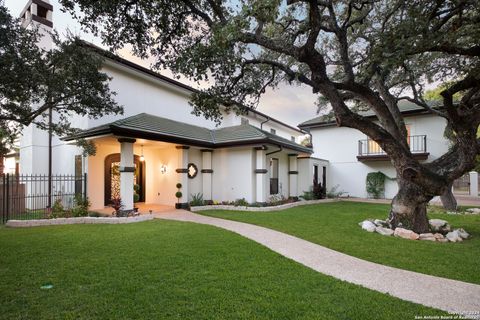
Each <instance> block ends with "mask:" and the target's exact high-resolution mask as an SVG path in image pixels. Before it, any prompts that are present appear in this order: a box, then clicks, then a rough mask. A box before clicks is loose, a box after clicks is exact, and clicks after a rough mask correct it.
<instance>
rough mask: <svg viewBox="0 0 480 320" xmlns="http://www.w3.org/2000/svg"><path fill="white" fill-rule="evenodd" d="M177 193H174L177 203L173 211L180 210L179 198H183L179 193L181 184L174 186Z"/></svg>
mask: <svg viewBox="0 0 480 320" xmlns="http://www.w3.org/2000/svg"><path fill="white" fill-rule="evenodd" d="M176 187H177V189H178V191H177V192H175V197H176V198H177V203H175V209H181V208H182V204H181V203H180V198H181V197H182V196H183V194H182V192H181V191H180V189H181V188H182V184H181V183H177V185H176Z"/></svg>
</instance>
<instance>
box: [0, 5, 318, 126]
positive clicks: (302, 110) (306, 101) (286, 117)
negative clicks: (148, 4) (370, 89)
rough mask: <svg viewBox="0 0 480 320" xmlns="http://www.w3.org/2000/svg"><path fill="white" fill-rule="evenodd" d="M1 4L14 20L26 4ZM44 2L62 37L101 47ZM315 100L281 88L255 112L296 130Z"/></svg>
mask: <svg viewBox="0 0 480 320" xmlns="http://www.w3.org/2000/svg"><path fill="white" fill-rule="evenodd" d="M4 1H5V5H6V7H7V8H8V9H9V10H10V14H12V15H13V16H14V17H18V16H19V15H20V12H21V11H22V9H23V8H24V6H25V5H26V4H27V2H28V0H4ZM0 2H1V0H0ZM48 2H50V4H52V6H53V26H54V29H55V30H56V31H57V32H59V33H60V34H66V32H67V30H69V31H70V32H72V33H73V34H74V35H78V36H80V37H81V38H82V39H83V40H85V41H88V42H92V43H94V44H96V45H99V46H102V47H104V46H103V45H102V41H101V39H99V38H97V37H95V36H93V35H92V34H90V33H87V32H85V31H83V30H82V29H81V27H80V24H79V23H78V22H77V21H76V20H74V19H73V18H72V17H71V16H70V15H69V14H68V13H64V12H62V11H61V10H60V8H61V6H60V4H59V3H58V1H57V0H50V1H48ZM117 54H119V55H121V56H122V57H123V58H126V59H128V60H131V61H133V62H135V63H138V64H141V65H143V66H144V67H147V68H148V67H150V63H151V61H148V60H145V61H142V60H141V59H139V58H137V57H134V56H133V55H132V54H131V53H130V52H129V50H127V49H123V50H121V51H120V52H118V53H117ZM161 73H162V74H163V75H165V76H168V77H170V76H172V73H171V72H169V71H168V70H164V71H162V72H161ZM181 81H182V82H185V83H187V84H189V85H192V86H195V85H194V84H193V83H190V82H189V81H188V80H187V79H182V80H181ZM315 100H316V99H315V96H314V95H313V93H312V91H311V88H307V87H299V86H291V85H288V84H284V85H281V86H280V87H278V88H277V89H276V90H267V92H266V93H265V94H264V95H263V96H262V98H261V100H260V103H259V106H258V110H259V111H261V112H263V113H266V114H268V115H270V116H272V117H274V118H276V119H278V120H280V121H283V122H285V123H287V124H289V125H292V126H296V125H298V124H299V123H301V122H303V121H306V120H309V119H311V118H314V117H316V115H317V114H316V111H317V108H316V106H315Z"/></svg>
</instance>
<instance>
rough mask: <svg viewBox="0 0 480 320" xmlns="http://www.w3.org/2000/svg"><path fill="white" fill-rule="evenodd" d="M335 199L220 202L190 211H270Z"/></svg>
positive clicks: (191, 208)
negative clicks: (251, 204) (264, 203)
mask: <svg viewBox="0 0 480 320" xmlns="http://www.w3.org/2000/svg"><path fill="white" fill-rule="evenodd" d="M334 201H338V199H321V200H302V201H297V202H291V203H286V204H282V205H278V206H268V207H247V206H234V205H224V204H218V205H207V206H198V207H190V211H192V212H197V211H205V210H229V211H260V212H269V211H279V210H285V209H289V208H294V207H298V206H305V205H309V204H317V203H326V202H334Z"/></svg>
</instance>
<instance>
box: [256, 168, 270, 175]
mask: <svg viewBox="0 0 480 320" xmlns="http://www.w3.org/2000/svg"><path fill="white" fill-rule="evenodd" d="M267 172H268V170H267V169H255V173H259V174H265V173H267Z"/></svg>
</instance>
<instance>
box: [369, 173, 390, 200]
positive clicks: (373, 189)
mask: <svg viewBox="0 0 480 320" xmlns="http://www.w3.org/2000/svg"><path fill="white" fill-rule="evenodd" d="M386 178H387V176H386V175H385V174H384V173H383V172H380V171H378V172H369V173H368V174H367V178H366V181H365V185H366V186H365V187H366V189H367V193H368V196H369V197H371V198H374V199H380V198H384V197H385V179H386Z"/></svg>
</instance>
